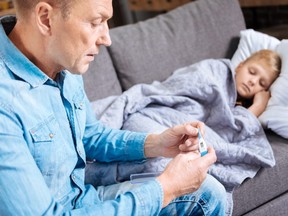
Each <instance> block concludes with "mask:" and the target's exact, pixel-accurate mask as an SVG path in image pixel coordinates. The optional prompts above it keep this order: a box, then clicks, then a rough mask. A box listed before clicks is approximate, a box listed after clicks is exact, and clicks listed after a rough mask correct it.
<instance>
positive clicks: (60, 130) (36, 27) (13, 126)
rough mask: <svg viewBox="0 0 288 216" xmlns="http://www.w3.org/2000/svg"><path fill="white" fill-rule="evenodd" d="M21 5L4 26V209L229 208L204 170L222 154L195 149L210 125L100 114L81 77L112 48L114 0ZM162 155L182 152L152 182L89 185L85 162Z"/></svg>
mask: <svg viewBox="0 0 288 216" xmlns="http://www.w3.org/2000/svg"><path fill="white" fill-rule="evenodd" d="M14 6H15V7H16V15H17V22H16V19H15V18H13V17H12V18H11V17H8V18H3V19H1V25H0V39H1V46H0V119H1V121H0V156H1V160H0V184H1V193H0V214H1V215H62V214H67V215H70V214H73V215H145V216H147V215H158V214H160V215H161V214H162V215H173V214H176V212H177V214H180V215H190V214H193V215H194V214H200V215H203V214H205V215H223V214H224V211H225V201H226V197H225V190H224V188H223V186H222V185H221V184H220V183H219V182H218V181H216V180H215V179H214V178H213V177H211V176H209V175H207V170H208V168H209V166H210V165H211V164H213V163H214V162H215V160H216V155H215V152H214V150H213V149H212V148H209V150H208V154H207V155H205V156H204V157H200V156H199V153H198V152H197V148H198V144H197V142H198V140H197V129H196V128H197V127H199V128H200V129H201V131H202V132H203V130H204V124H203V123H201V122H192V123H187V124H184V125H178V126H175V127H173V128H170V129H167V130H166V131H164V132H163V133H161V134H149V135H147V134H144V133H135V132H128V131H120V130H112V129H110V128H106V127H104V126H103V125H102V124H101V123H100V122H98V121H97V120H96V119H95V117H94V114H93V113H92V111H91V108H90V105H89V101H88V99H87V97H86V95H85V93H84V90H83V86H82V80H81V76H79V74H83V73H84V72H85V71H86V70H87V68H88V66H89V63H90V62H91V61H93V59H94V56H95V55H96V54H98V51H99V46H100V45H105V46H109V45H110V44H111V40H110V37H109V32H108V25H107V21H108V19H110V18H111V16H112V12H113V11H112V0H83V1H80V0H79V1H76V0H49V1H48V0H26V1H22V0H15V1H14ZM15 22H16V24H15ZM68 71H69V72H68ZM156 156H164V157H175V158H174V159H173V160H172V162H171V163H170V164H169V165H168V166H167V168H166V169H165V171H164V172H163V173H162V174H161V175H160V176H159V177H157V178H156V179H155V180H152V181H148V182H146V183H144V184H138V185H132V184H130V183H129V182H124V183H121V184H115V185H110V186H106V187H104V186H100V187H97V188H94V187H93V186H91V185H85V184H84V169H85V164H86V158H87V159H89V160H98V161H102V162H110V161H115V160H123V161H124V160H126V161H127V160H129V161H132V160H139V159H143V158H149V157H156ZM200 186H201V187H200ZM197 189H198V190H197ZM190 193H192V194H190ZM186 194H188V195H186ZM183 195H186V196H183ZM177 197H179V198H177ZM175 198H177V199H175ZM172 200H173V202H171V201H172ZM169 203H170V204H169ZM168 204H169V205H168Z"/></svg>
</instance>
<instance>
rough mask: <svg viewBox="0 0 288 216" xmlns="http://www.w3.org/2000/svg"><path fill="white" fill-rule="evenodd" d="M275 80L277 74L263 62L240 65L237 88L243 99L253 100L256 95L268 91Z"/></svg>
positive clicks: (237, 70) (236, 77)
mask: <svg viewBox="0 0 288 216" xmlns="http://www.w3.org/2000/svg"><path fill="white" fill-rule="evenodd" d="M275 79H276V75H275V73H273V71H272V70H271V69H270V68H269V67H268V66H267V64H266V63H265V62H262V61H257V62H256V61H248V62H246V63H240V64H239V65H238V67H237V68H236V76H235V81H236V88H237V92H238V94H239V95H240V96H241V97H243V98H247V99H251V98H253V97H254V95H255V94H256V93H258V92H260V91H263V90H268V89H269V87H270V85H271V84H272V82H273V81H274V80H275Z"/></svg>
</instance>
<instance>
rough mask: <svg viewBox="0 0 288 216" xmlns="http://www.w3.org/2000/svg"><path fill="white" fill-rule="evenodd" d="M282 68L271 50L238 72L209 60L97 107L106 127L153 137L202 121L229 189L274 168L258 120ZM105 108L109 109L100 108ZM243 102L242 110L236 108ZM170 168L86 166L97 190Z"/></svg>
mask: <svg viewBox="0 0 288 216" xmlns="http://www.w3.org/2000/svg"><path fill="white" fill-rule="evenodd" d="M280 67H281V59H280V57H279V55H278V54H277V53H276V52H274V51H271V50H260V51H258V52H256V53H254V54H252V55H251V56H250V57H249V58H247V59H246V60H245V61H243V62H241V63H240V64H239V65H238V66H237V68H236V69H235V71H234V70H233V68H232V66H231V61H230V60H229V59H207V60H203V61H200V62H197V63H195V64H192V65H189V66H187V67H183V68H180V69H178V70H176V71H175V72H174V73H173V74H172V75H171V76H170V77H169V78H168V79H166V80H165V81H163V82H159V81H155V82H153V83H152V84H138V85H135V86H134V87H132V88H130V89H129V90H127V91H126V92H124V93H123V94H122V95H120V96H117V97H116V98H115V99H113V101H112V102H111V101H109V102H107V101H105V100H103V101H96V102H95V107H97V108H99V110H98V111H97V110H96V109H95V111H96V115H97V117H98V118H99V119H100V120H101V121H102V122H103V123H104V124H105V125H108V126H110V127H113V128H122V129H128V130H132V131H133V130H134V131H146V132H149V131H150V132H151V131H153V132H154V131H157V130H158V131H161V130H164V129H165V128H166V127H171V126H172V125H175V124H181V123H183V122H187V121H192V120H193V121H194V120H199V121H203V122H204V123H205V124H206V132H205V137H204V139H205V141H206V143H208V144H209V145H213V147H214V148H215V150H216V153H217V158H218V160H217V163H216V164H215V165H214V166H213V167H211V169H210V172H211V174H212V175H214V176H215V177H217V179H219V181H220V182H221V183H223V185H224V186H225V187H227V188H230V189H231V188H233V187H234V186H237V185H239V183H240V182H241V181H242V180H243V179H245V178H247V177H249V176H250V177H252V176H251V173H255V167H257V168H259V167H260V166H268V167H270V166H272V165H273V164H274V159H273V154H272V153H271V152H272V150H271V147H270V145H269V142H268V141H267V138H266V136H265V133H264V131H263V128H262V127H261V125H260V123H259V121H258V119H257V118H255V116H256V117H257V116H259V115H260V114H261V113H262V112H263V111H264V109H265V107H266V105H267V102H268V100H269V98H270V93H269V87H270V86H271V84H272V83H273V82H274V81H275V79H276V78H277V77H278V75H279V71H280ZM101 102H102V104H106V105H105V107H104V106H103V108H101ZM236 102H237V103H236ZM239 102H240V103H241V105H242V106H237V104H238V103H239ZM107 104H108V106H107ZM235 104H236V106H235ZM92 106H93V104H92ZM243 107H246V108H247V109H244V108H243ZM248 110H249V111H248ZM259 151H261V154H259V153H258V152H259ZM168 162H169V159H166V158H154V159H149V160H146V161H145V160H144V161H139V163H137V164H135V163H133V164H131V163H129V162H127V163H113V164H109V168H107V167H108V164H101V163H93V164H88V166H87V168H86V177H87V178H86V179H87V182H89V183H92V184H94V185H95V186H96V185H104V184H111V183H115V182H117V181H125V180H129V177H130V174H133V173H143V172H144V173H145V172H146V173H147V172H148V173H149V172H153V173H155V172H156V173H157V172H161V171H162V170H163V169H165V166H166V164H167V163H168ZM227 167H228V168H227ZM97 172H98V173H100V174H99V175H98V174H97ZM97 176H98V177H97ZM99 176H102V178H99ZM232 176H233V178H232ZM235 176H236V177H237V178H235ZM239 179H240V180H239Z"/></svg>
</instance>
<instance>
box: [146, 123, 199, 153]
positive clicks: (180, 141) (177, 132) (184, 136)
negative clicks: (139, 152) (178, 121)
mask: <svg viewBox="0 0 288 216" xmlns="http://www.w3.org/2000/svg"><path fill="white" fill-rule="evenodd" d="M198 128H200V131H201V133H202V134H204V123H203V122H199V121H197V122H189V123H185V124H182V125H177V126H174V127H172V128H169V129H167V130H165V131H163V132H162V133H160V134H150V135H148V136H147V139H146V141H145V146H144V149H145V156H146V157H158V156H163V157H175V156H176V155H178V154H179V153H181V152H189V151H194V152H198Z"/></svg>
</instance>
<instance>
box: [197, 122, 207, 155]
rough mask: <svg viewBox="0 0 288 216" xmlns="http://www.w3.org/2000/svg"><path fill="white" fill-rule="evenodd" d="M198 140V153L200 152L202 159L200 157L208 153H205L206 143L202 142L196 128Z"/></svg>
mask: <svg viewBox="0 0 288 216" xmlns="http://www.w3.org/2000/svg"><path fill="white" fill-rule="evenodd" d="M198 140H199V152H200V154H201V157H202V156H204V155H206V154H207V153H208V151H207V145H206V142H205V141H204V139H203V137H202V135H201V132H200V129H199V128H198Z"/></svg>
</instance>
